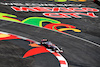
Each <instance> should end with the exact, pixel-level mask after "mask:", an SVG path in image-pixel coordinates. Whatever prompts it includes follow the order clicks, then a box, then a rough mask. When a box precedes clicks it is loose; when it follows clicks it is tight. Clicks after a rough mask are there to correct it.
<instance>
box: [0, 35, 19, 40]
mask: <svg viewBox="0 0 100 67" xmlns="http://www.w3.org/2000/svg"><path fill="white" fill-rule="evenodd" d="M9 39H20V38H18V37H17V36H13V35H10V36H9V37H4V38H0V40H9Z"/></svg>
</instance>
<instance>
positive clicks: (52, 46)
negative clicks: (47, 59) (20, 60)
mask: <svg viewBox="0 0 100 67" xmlns="http://www.w3.org/2000/svg"><path fill="white" fill-rule="evenodd" d="M41 45H43V46H45V47H46V48H47V49H51V50H52V51H55V52H63V50H62V48H58V47H57V46H56V45H55V44H53V43H52V42H51V41H48V39H42V40H41Z"/></svg>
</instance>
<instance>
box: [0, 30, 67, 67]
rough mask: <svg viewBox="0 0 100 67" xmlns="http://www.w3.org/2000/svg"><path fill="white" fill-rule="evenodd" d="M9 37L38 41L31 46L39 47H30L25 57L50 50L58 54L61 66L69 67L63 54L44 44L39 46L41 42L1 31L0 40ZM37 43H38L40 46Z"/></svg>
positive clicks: (55, 54)
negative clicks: (47, 47)
mask: <svg viewBox="0 0 100 67" xmlns="http://www.w3.org/2000/svg"><path fill="white" fill-rule="evenodd" d="M9 39H24V40H26V41H29V42H33V43H34V42H35V43H37V44H34V45H35V46H33V44H30V45H29V46H33V47H37V48H33V49H30V50H29V51H27V52H26V53H25V55H24V56H23V58H26V57H30V56H33V55H36V54H40V53H45V52H50V53H52V54H53V55H54V56H56V58H57V59H58V61H59V63H60V66H61V67H68V63H67V61H66V59H65V58H64V57H63V56H61V55H60V54H59V53H55V52H54V51H50V50H48V49H46V48H45V47H44V46H39V45H38V44H40V43H39V42H36V41H34V40H31V39H28V38H25V37H22V36H18V35H12V34H10V33H6V32H1V31H0V40H9ZM36 45H38V46H39V47H38V46H36Z"/></svg>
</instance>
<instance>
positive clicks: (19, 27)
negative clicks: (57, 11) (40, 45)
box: [0, 2, 100, 67]
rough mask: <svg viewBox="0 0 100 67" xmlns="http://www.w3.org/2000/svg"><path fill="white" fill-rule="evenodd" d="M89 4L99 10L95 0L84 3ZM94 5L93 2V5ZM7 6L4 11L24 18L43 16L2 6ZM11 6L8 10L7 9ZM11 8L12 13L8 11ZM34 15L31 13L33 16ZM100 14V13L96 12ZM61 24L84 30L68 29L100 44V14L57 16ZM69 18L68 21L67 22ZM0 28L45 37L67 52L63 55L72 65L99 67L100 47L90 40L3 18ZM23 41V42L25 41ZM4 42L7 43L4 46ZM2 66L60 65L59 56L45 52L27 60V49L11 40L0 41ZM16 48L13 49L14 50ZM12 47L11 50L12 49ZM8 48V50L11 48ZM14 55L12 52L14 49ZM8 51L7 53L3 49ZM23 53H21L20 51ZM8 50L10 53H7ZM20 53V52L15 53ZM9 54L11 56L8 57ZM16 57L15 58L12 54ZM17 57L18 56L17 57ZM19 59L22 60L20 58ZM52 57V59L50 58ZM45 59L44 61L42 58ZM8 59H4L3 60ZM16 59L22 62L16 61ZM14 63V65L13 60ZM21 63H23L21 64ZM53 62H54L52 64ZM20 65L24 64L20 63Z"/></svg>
mask: <svg viewBox="0 0 100 67" xmlns="http://www.w3.org/2000/svg"><path fill="white" fill-rule="evenodd" d="M84 4H85V5H88V6H89V7H95V8H98V9H100V6H98V5H96V4H94V3H93V2H88V3H84ZM91 4H93V5H91ZM2 7H4V8H5V9H2V10H0V11H1V12H6V13H10V12H11V13H13V14H15V15H17V16H18V17H19V18H20V19H21V20H23V18H26V17H28V16H32V15H34V16H36V15H37V16H41V14H35V13H34V14H32V13H27V14H25V13H20V14H18V13H16V12H14V11H12V10H10V6H2V5H1V6H0V9H1V8H2ZM7 9H8V11H7ZM9 11H10V12H9ZM31 14H32V15H31ZM96 14H97V15H98V16H100V12H99V13H96ZM57 20H59V21H61V22H62V23H67V24H72V25H75V26H76V27H77V28H79V29H81V30H82V33H73V32H68V33H71V34H73V35H76V36H79V37H82V38H85V39H87V40H90V41H93V42H96V43H98V44H100V42H99V41H100V23H99V22H100V17H99V18H96V19H93V18H82V19H74V18H72V19H63V20H62V19H57ZM66 20H67V21H66ZM0 31H5V32H9V33H13V34H17V35H20V36H24V37H28V38H30V39H33V40H36V41H40V40H41V39H42V38H48V39H49V40H51V41H52V42H53V43H54V44H57V45H58V46H59V47H62V48H63V50H64V53H62V55H63V56H64V57H65V58H66V60H67V61H68V63H69V67H100V47H97V46H95V45H93V44H91V43H88V42H85V41H82V40H79V39H76V38H73V37H70V36H67V35H64V34H60V33H57V32H54V31H50V30H46V29H43V28H38V27H34V26H29V25H25V24H19V23H13V22H8V21H4V20H1V21H0ZM23 43H24V42H23ZM4 44H5V45H4ZM0 46H1V47H0V48H1V50H0V51H1V52H0V53H1V54H0V59H1V61H0V63H1V64H0V65H1V66H0V67H11V66H12V67H56V66H59V64H58V63H55V62H57V59H56V58H55V57H54V56H53V55H51V54H50V53H45V54H41V55H36V56H34V57H30V58H27V59H22V57H21V56H23V54H24V53H25V52H26V50H25V48H22V47H20V46H18V45H17V43H15V42H14V43H13V42H12V41H7V42H5V41H0ZM13 48H14V49H13ZM10 49H11V51H10ZM8 50H9V51H8ZM14 50H15V52H14V55H13V51H14ZM3 51H5V52H3ZM19 52H20V53H19ZM6 53H9V54H10V55H9V54H6ZM15 54H17V55H15ZM7 55H9V56H7ZM11 56H14V57H11ZM15 56H17V57H15ZM19 58H20V59H19ZM51 58H53V59H51ZM41 60H42V61H41ZM2 61H5V62H2ZM13 61H19V62H14V63H12V62H13ZM10 62H11V63H12V64H11V63H10ZM21 62H22V64H21ZM51 62H52V63H53V64H51ZM20 65H21V66H20Z"/></svg>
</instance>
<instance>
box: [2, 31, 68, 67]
mask: <svg viewBox="0 0 100 67" xmlns="http://www.w3.org/2000/svg"><path fill="white" fill-rule="evenodd" d="M0 33H2V34H8V35H14V36H17V37H18V38H21V39H24V40H30V41H34V42H35V43H37V44H40V43H39V42H37V41H35V40H32V39H29V38H26V37H23V36H19V35H15V34H10V33H7V32H2V31H0ZM47 50H48V49H47ZM48 51H49V52H51V53H52V54H53V55H55V56H56V58H57V59H58V61H59V62H60V66H61V67H68V63H67V61H66V59H65V58H64V57H63V56H62V55H61V54H59V53H55V52H54V51H50V50H48Z"/></svg>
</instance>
